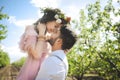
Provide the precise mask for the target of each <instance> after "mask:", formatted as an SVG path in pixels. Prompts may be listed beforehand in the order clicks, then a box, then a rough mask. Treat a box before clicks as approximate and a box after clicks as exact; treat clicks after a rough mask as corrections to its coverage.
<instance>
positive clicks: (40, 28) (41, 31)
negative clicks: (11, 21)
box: [37, 23, 46, 36]
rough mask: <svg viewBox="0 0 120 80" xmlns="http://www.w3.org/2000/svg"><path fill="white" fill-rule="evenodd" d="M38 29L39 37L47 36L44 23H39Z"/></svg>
mask: <svg viewBox="0 0 120 80" xmlns="http://www.w3.org/2000/svg"><path fill="white" fill-rule="evenodd" d="M37 28H38V31H39V36H45V31H46V25H45V24H42V23H38V25H37Z"/></svg>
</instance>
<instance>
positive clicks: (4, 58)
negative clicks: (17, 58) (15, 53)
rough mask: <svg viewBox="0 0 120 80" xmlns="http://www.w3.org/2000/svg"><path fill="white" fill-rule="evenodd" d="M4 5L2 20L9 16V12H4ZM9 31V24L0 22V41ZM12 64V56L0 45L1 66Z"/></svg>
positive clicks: (0, 17)
mask: <svg viewBox="0 0 120 80" xmlns="http://www.w3.org/2000/svg"><path fill="white" fill-rule="evenodd" d="M2 10H3V7H1V8H0V21H1V20H3V19H5V18H8V16H7V14H3V13H2ZM6 32H7V26H4V25H3V24H0V41H1V40H3V39H5V37H6ZM8 64H10V58H9V56H8V54H7V53H6V52H4V51H3V50H2V48H1V45H0V68H2V67H5V66H6V65H8Z"/></svg>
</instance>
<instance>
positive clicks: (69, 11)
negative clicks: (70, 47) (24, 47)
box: [0, 0, 107, 62]
mask: <svg viewBox="0 0 120 80" xmlns="http://www.w3.org/2000/svg"><path fill="white" fill-rule="evenodd" d="M95 1H96V0H87V1H86V0H0V7H1V6H4V9H3V11H2V12H3V13H6V14H8V15H9V16H10V19H9V20H3V21H2V24H4V25H7V26H8V33H7V38H6V39H5V40H3V41H2V43H1V45H2V47H3V49H4V50H5V51H6V52H8V54H9V56H10V59H11V62H13V61H16V60H18V59H20V58H21V57H22V56H26V54H25V53H22V52H20V50H19V48H18V42H19V40H20V36H21V35H22V33H23V32H24V28H25V26H26V25H28V24H32V23H34V22H35V21H36V20H37V19H38V18H40V17H41V16H42V14H41V13H40V9H39V8H40V7H41V8H42V7H53V8H60V9H61V10H62V11H63V12H64V13H65V14H66V15H68V16H71V17H72V19H76V18H78V17H79V16H78V14H79V11H80V9H85V7H86V5H88V4H90V3H94V2H95ZM106 1H107V0H106ZM106 1H105V0H101V4H106Z"/></svg>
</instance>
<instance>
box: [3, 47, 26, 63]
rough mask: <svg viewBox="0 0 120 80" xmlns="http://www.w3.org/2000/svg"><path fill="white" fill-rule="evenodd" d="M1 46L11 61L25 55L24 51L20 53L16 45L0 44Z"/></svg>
mask: <svg viewBox="0 0 120 80" xmlns="http://www.w3.org/2000/svg"><path fill="white" fill-rule="evenodd" d="M2 47H3V50H4V51H5V52H7V53H8V55H9V57H10V62H11V63H12V62H14V61H16V60H19V59H20V58H21V57H23V56H24V57H25V56H26V55H27V54H26V53H22V52H21V51H20V49H19V47H18V46H11V47H6V46H2Z"/></svg>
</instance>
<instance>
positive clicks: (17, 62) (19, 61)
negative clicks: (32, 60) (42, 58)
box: [12, 57, 26, 70]
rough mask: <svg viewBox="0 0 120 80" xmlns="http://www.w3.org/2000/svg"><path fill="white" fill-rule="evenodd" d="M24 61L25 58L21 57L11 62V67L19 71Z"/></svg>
mask: <svg viewBox="0 0 120 80" xmlns="http://www.w3.org/2000/svg"><path fill="white" fill-rule="evenodd" d="M25 60H26V58H25V57H22V58H21V59H20V60H18V61H16V62H13V63H12V65H13V66H15V67H16V68H17V69H18V70H20V68H21V67H22V65H23V64H24V62H25Z"/></svg>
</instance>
